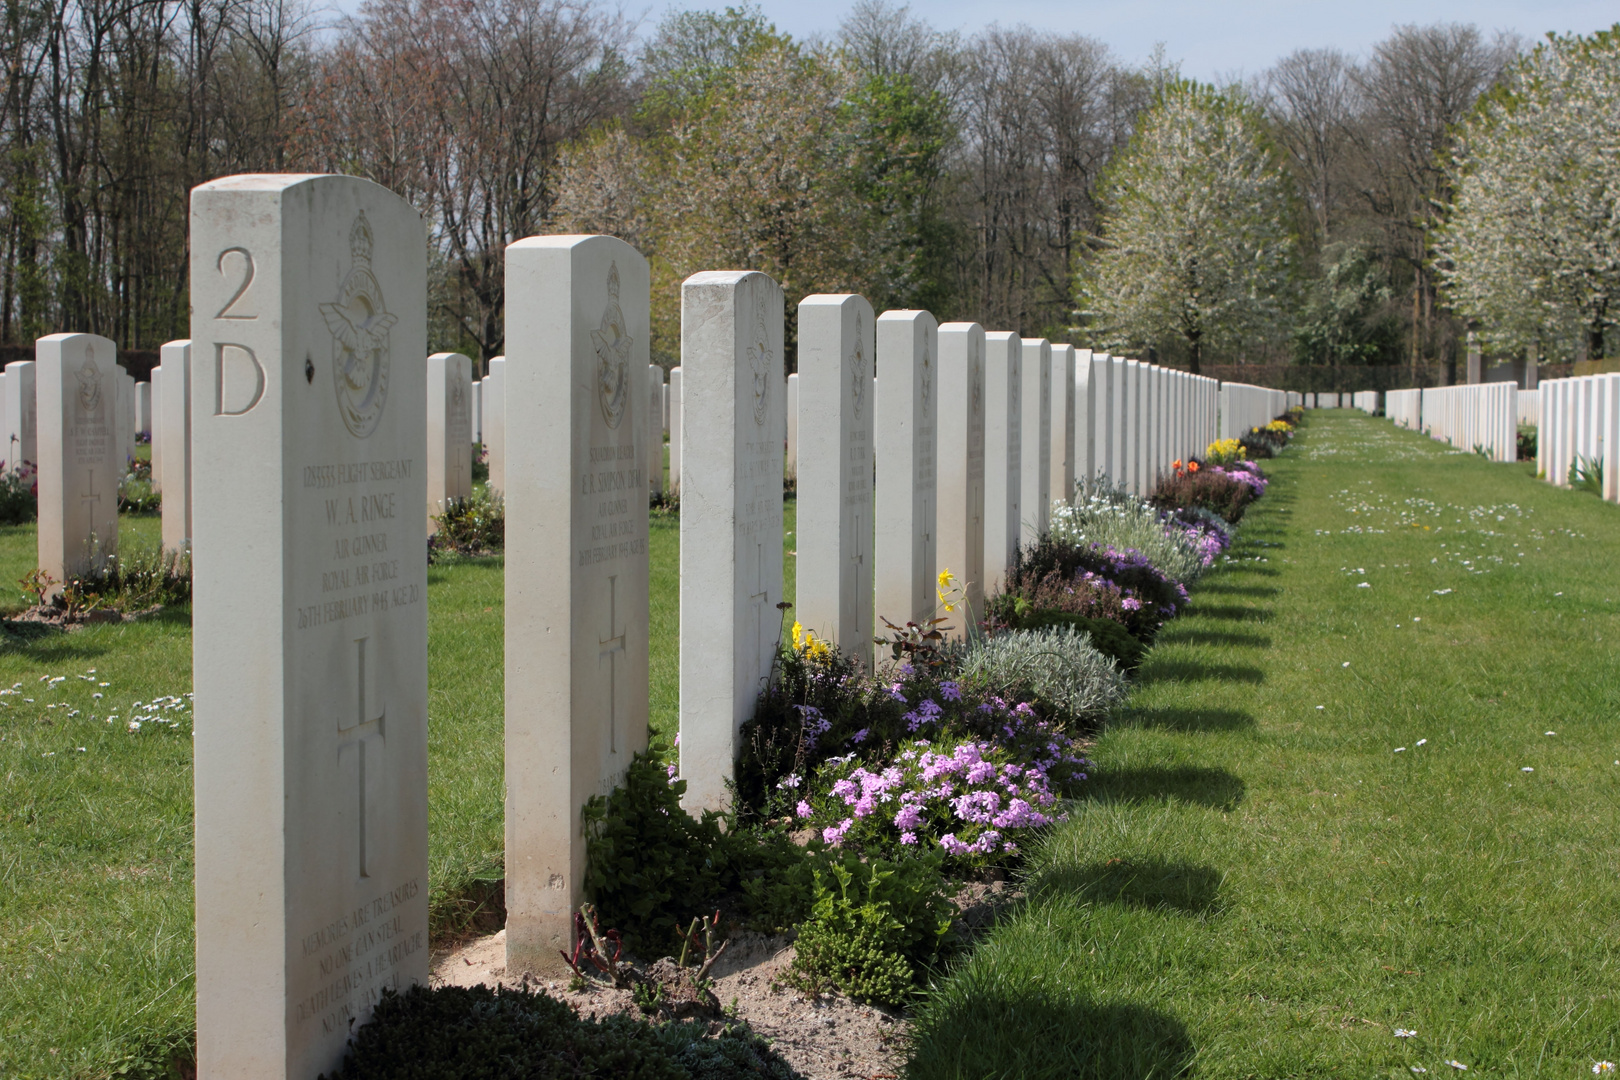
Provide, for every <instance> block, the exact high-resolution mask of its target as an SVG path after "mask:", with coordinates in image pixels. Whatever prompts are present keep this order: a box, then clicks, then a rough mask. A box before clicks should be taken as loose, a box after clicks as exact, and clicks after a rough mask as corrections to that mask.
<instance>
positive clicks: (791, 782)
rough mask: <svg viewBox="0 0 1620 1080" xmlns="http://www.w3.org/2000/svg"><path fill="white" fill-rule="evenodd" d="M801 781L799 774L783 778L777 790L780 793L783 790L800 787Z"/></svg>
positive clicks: (778, 783)
mask: <svg viewBox="0 0 1620 1080" xmlns="http://www.w3.org/2000/svg"><path fill="white" fill-rule="evenodd" d="M799 781H800V778H799V776H798V774H797V773H794V774H790V775H788V776H784V777H782V779H781V780H780V781H778V782H777V785H776V788H777V790H778V791H780V790H781V789H783V788H797V787H798V786H799Z"/></svg>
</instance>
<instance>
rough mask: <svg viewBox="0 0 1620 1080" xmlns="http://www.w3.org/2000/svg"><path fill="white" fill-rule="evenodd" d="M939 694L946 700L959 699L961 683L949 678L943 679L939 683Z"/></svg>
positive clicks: (960, 698) (960, 697)
mask: <svg viewBox="0 0 1620 1080" xmlns="http://www.w3.org/2000/svg"><path fill="white" fill-rule="evenodd" d="M939 696H940V697H942V698H944V699H945V700H946V701H961V700H962V684H961V683H958V682H953V681H951V680H950V679H947V680H945V681H944V682H942V683H940V684H939Z"/></svg>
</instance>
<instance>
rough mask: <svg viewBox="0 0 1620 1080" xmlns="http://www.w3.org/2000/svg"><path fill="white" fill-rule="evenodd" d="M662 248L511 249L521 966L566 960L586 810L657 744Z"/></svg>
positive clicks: (511, 611) (512, 660)
mask: <svg viewBox="0 0 1620 1080" xmlns="http://www.w3.org/2000/svg"><path fill="white" fill-rule="evenodd" d="M648 333H649V312H648V276H647V260H646V259H644V258H642V257H641V255H640V254H639V253H638V252H637V251H636V250H635V249H634V248H632V247H631V246H630V245H629V244H626V243H625V242H624V241H622V240H618V239H615V238H614V237H611V236H536V237H530V238H528V239H526V240H519V241H517V242H516V243H513V244H511V245H509V246H508V247H507V249H506V345H507V354H506V365H505V366H506V374H505V380H506V384H505V399H506V408H505V420H506V567H507V570H506V851H507V853H508V854H507V858H506V967H507V970H508V971H510V972H512V973H513V974H517V973H519V972H523V971H536V972H539V971H549V970H556V969H558V968H560V967H561V960H560V957H559V956H558V950H566V949H569V948H570V947H571V945H572V942H573V913H574V911H575V910H576V909H577V908H578V906H579V904H580V903H581V902H582V901H583V900H584V897H585V843H584V838H583V837H582V836H581V834H580V808H581V807H582V806H583V805H584V804H585V801H586V800H587V799H589V798H591V797H592V796H595V795H605V794H607V793H608V792H610V791H611V790H612V789H613V788H614V787H615V786H616V785H617V784H618V783H619V782H620V780H621V779H623V777H624V773H625V769H626V768H627V767H628V766H629V764H630V759H631V757H632V756H633V755H634V754H636V753H637V752H639V751H641V750H644V749H645V748H646V746H647V689H648V682H647V678H648V671H647V661H648V655H649V641H648V635H649V628H648V585H649V576H650V566H649V563H648V555H647V469H646V438H647V431H648V424H647V408H648V401H649V398H648V395H647V392H646V385H647V383H646V380H647V364H648V359H647V355H648V353H647V344H648V341H647V339H648Z"/></svg>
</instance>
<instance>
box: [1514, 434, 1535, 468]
mask: <svg viewBox="0 0 1620 1080" xmlns="http://www.w3.org/2000/svg"><path fill="white" fill-rule="evenodd" d="M1514 460H1515V461H1534V460H1536V429H1535V428H1533V427H1529V426H1524V427H1520V428H1519V432H1518V439H1517V453H1516V454H1515V455H1514Z"/></svg>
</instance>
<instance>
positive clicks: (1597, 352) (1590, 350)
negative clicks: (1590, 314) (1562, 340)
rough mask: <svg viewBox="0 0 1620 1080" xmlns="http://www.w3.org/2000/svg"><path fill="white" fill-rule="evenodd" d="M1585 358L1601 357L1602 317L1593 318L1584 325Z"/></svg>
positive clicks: (1594, 358) (1598, 358) (1600, 358)
mask: <svg viewBox="0 0 1620 1080" xmlns="http://www.w3.org/2000/svg"><path fill="white" fill-rule="evenodd" d="M1586 358H1587V359H1588V360H1602V359H1603V319H1601V318H1597V319H1593V320H1592V321H1591V322H1590V323H1588V324H1587V326H1586Z"/></svg>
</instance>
